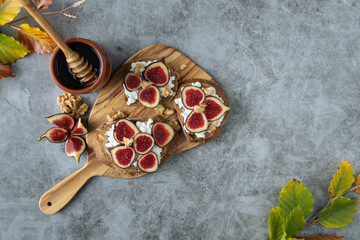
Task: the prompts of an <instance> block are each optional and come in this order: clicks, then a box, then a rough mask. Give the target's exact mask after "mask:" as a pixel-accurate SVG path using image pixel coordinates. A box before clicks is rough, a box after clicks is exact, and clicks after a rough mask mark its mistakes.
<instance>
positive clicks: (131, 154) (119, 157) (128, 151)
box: [111, 146, 135, 168]
mask: <svg viewBox="0 0 360 240" xmlns="http://www.w3.org/2000/svg"><path fill="white" fill-rule="evenodd" d="M111 156H112V159H113V161H114V163H115V164H116V165H117V166H119V167H121V168H127V167H129V166H130V164H131V163H132V162H133V161H134V159H135V151H134V149H132V148H131V147H126V146H119V147H115V148H113V149H112V150H111Z"/></svg>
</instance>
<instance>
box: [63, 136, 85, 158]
mask: <svg viewBox="0 0 360 240" xmlns="http://www.w3.org/2000/svg"><path fill="white" fill-rule="evenodd" d="M85 148H86V143H85V141H84V139H82V138H81V137H78V136H70V137H69V138H68V139H67V140H66V142H65V152H66V155H68V157H75V159H76V161H77V162H79V159H80V156H81V154H82V153H83V152H84V151H85Z"/></svg>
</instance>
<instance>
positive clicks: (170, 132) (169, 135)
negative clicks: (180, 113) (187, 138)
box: [152, 122, 175, 147]
mask: <svg viewBox="0 0 360 240" xmlns="http://www.w3.org/2000/svg"><path fill="white" fill-rule="evenodd" d="M152 134H153V136H154V139H155V142H156V145H158V146H159V147H165V146H166V145H168V143H169V142H170V141H171V140H172V139H173V137H174V134H175V132H174V129H173V128H172V127H171V126H170V125H169V124H166V123H160V122H158V123H155V124H154V125H153V127H152Z"/></svg>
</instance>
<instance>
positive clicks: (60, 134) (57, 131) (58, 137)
mask: <svg viewBox="0 0 360 240" xmlns="http://www.w3.org/2000/svg"><path fill="white" fill-rule="evenodd" d="M67 137H68V132H67V131H66V130H65V129H62V128H59V127H54V128H50V129H49V130H47V131H46V133H44V134H43V135H41V136H40V137H39V141H40V140H41V139H43V138H46V139H47V140H49V142H53V143H60V142H63V141H65V140H66V138H67Z"/></svg>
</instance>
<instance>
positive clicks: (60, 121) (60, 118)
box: [46, 113, 75, 131]
mask: <svg viewBox="0 0 360 240" xmlns="http://www.w3.org/2000/svg"><path fill="white" fill-rule="evenodd" d="M46 119H47V120H48V121H49V122H51V123H52V124H54V125H56V126H58V127H59V128H62V129H65V130H68V131H70V130H71V129H72V128H73V127H74V125H75V120H74V118H73V117H71V116H70V115H67V114H65V113H59V114H55V115H52V116H50V117H47V118H46Z"/></svg>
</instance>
